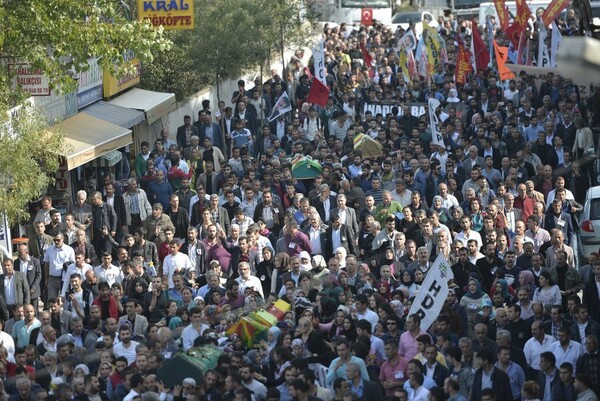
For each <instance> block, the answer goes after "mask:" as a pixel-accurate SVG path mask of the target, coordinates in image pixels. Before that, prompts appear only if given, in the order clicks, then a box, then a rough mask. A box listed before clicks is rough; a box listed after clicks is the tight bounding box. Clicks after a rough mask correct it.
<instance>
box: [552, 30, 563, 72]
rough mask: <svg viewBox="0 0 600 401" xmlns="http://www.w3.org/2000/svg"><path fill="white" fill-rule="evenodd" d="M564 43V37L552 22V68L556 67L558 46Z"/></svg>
mask: <svg viewBox="0 0 600 401" xmlns="http://www.w3.org/2000/svg"><path fill="white" fill-rule="evenodd" d="M561 41H562V35H561V34H560V31H559V30H558V26H556V22H554V21H552V39H550V66H551V67H556V55H557V52H558V45H559V44H560V42H561Z"/></svg>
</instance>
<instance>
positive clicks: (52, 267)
mask: <svg viewBox="0 0 600 401" xmlns="http://www.w3.org/2000/svg"><path fill="white" fill-rule="evenodd" d="M53 241H54V245H52V246H50V247H49V248H48V250H47V251H46V253H45V254H44V271H43V273H44V284H45V287H46V288H47V291H46V298H44V303H45V302H46V300H48V299H50V298H57V297H58V296H59V295H60V292H61V289H62V276H63V266H68V265H71V264H73V263H74V262H75V251H74V250H73V248H71V247H70V246H69V245H66V244H65V243H64V236H63V234H62V233H59V234H57V235H55V236H54V239H53ZM65 263H66V265H65Z"/></svg>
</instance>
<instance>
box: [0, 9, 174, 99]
mask: <svg viewBox="0 0 600 401" xmlns="http://www.w3.org/2000/svg"><path fill="white" fill-rule="evenodd" d="M0 21H1V22H0V24H1V26H2V27H3V28H2V30H0V45H1V46H2V47H1V51H2V57H3V58H4V59H5V60H6V61H7V62H9V63H10V62H15V61H27V62H29V63H32V65H33V67H35V68H40V69H42V70H43V71H44V72H45V74H46V75H47V76H48V77H49V79H50V83H51V85H52V87H53V89H58V90H63V91H65V92H68V91H70V90H73V89H75V88H76V86H77V82H76V81H75V80H73V79H72V73H73V72H81V71H83V70H84V69H85V68H86V66H87V60H88V58H90V57H97V58H98V59H99V63H100V65H101V66H102V68H103V69H106V70H111V71H112V72H113V73H115V74H116V75H117V76H122V75H124V74H126V73H127V72H131V71H128V70H127V69H128V68H132V67H127V66H125V65H124V63H123V62H124V59H123V55H124V54H125V53H126V52H127V51H133V52H135V55H136V57H138V58H139V59H140V60H141V61H142V62H147V61H151V60H152V58H153V51H157V50H165V49H168V48H169V47H170V42H169V41H168V40H166V39H165V38H163V31H162V29H160V30H157V29H154V28H153V27H152V26H151V25H150V24H149V23H148V22H138V21H128V20H127V19H126V18H124V17H122V16H121V13H120V12H119V3H118V2H116V1H114V0H98V1H94V0H19V1H16V0H4V1H3V2H2V1H0ZM6 72H7V71H6V70H4V71H3V73H0V84H2V88H1V89H2V90H3V91H6V90H7V89H8V88H9V87H8V85H7V84H8V83H9V77H7V76H4V75H3V74H6ZM18 100H19V99H18V98H17V99H16V101H18Z"/></svg>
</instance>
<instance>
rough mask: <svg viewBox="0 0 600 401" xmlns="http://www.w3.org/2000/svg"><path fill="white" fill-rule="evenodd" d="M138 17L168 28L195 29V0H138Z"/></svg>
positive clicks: (156, 25)
mask: <svg viewBox="0 0 600 401" xmlns="http://www.w3.org/2000/svg"><path fill="white" fill-rule="evenodd" d="M138 19H139V20H140V21H141V20H148V21H150V23H151V24H152V25H153V26H155V27H158V26H162V27H163V28H164V29H166V30H175V29H194V0H138Z"/></svg>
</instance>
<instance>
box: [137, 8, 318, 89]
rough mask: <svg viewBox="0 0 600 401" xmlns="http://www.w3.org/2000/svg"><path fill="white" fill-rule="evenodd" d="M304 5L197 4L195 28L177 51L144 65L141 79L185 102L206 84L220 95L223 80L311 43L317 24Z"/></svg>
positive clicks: (179, 38)
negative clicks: (284, 48) (283, 51)
mask: <svg viewBox="0 0 600 401" xmlns="http://www.w3.org/2000/svg"><path fill="white" fill-rule="evenodd" d="M305 2H306V0H288V1H283V0H196V2H195V7H196V9H197V10H199V11H198V12H199V15H198V16H197V18H196V28H195V29H194V30H193V31H186V32H185V34H181V35H179V34H175V35H174V37H173V42H174V43H176V45H175V46H174V47H173V49H171V50H169V51H166V52H164V53H165V54H161V55H159V56H157V57H156V58H155V59H154V61H153V62H152V63H151V64H150V65H145V66H144V71H145V73H146V72H148V71H150V74H148V75H146V76H144V75H143V76H142V86H144V87H146V88H148V89H154V90H160V91H167V92H174V93H176V94H178V93H179V94H181V97H185V96H189V95H191V94H193V93H194V92H196V91H198V90H199V89H201V87H202V85H205V84H217V90H218V88H219V86H218V84H219V82H220V80H222V79H224V78H234V77H237V76H240V75H241V74H243V73H244V72H246V71H249V70H256V69H257V68H258V67H259V65H262V64H264V63H265V61H266V60H267V59H269V58H270V54H271V53H274V52H277V53H279V51H280V49H281V48H282V46H298V45H302V44H306V42H307V41H308V38H310V37H311V35H312V27H313V19H312V17H310V16H308V15H307V14H306V13H304V12H303V10H304V9H305V8H304V3H305ZM282 38H283V40H284V42H285V43H283V42H282ZM282 43H283V45H282ZM145 73H144V74H145ZM150 77H153V78H150ZM177 77H183V80H182V81H185V82H186V83H188V84H187V85H185V84H183V82H178V81H177Z"/></svg>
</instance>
